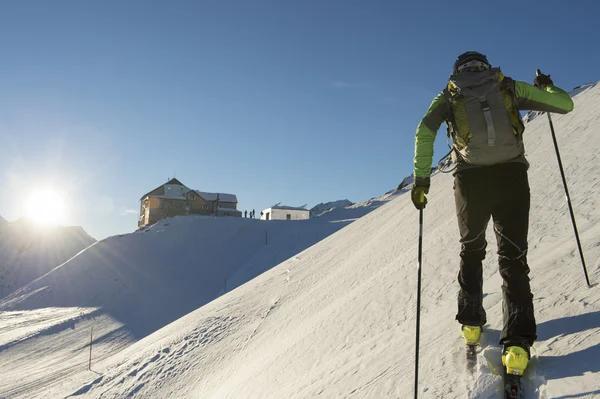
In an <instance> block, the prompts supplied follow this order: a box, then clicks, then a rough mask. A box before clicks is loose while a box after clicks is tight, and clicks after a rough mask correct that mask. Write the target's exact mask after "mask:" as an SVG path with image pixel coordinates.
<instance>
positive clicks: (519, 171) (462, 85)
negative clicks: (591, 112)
mask: <svg viewBox="0 0 600 399" xmlns="http://www.w3.org/2000/svg"><path fill="white" fill-rule="evenodd" d="M520 110H535V111H545V112H556V113H560V114H566V113H568V112H570V111H572V110H573V101H572V99H571V97H570V96H569V94H568V93H566V92H565V91H563V90H562V89H560V88H558V87H556V86H554V83H553V82H552V80H551V79H550V76H549V75H543V74H540V75H539V76H537V77H536V78H535V80H534V86H532V85H530V84H528V83H525V82H520V81H513V80H512V79H510V78H508V77H505V76H504V75H503V74H502V72H501V71H500V69H499V68H493V67H492V66H491V64H490V63H489V62H488V59H487V57H486V56H485V55H483V54H481V53H478V52H475V51H469V52H466V53H463V54H461V55H459V56H458V57H457V59H456V62H455V63H454V67H453V70H452V76H451V77H450V79H449V81H448V85H447V87H446V88H445V89H444V90H443V92H442V93H441V94H439V95H438V96H437V97H435V99H434V100H433V102H432V104H431V105H430V107H429V109H428V110H427V113H426V114H425V117H424V118H423V119H422V120H421V122H420V123H419V125H418V127H417V133H416V137H415V159H414V178H415V179H414V184H413V187H412V190H411V197H412V201H413V203H414V205H415V207H416V208H417V209H423V208H424V207H425V205H426V204H427V198H426V197H425V194H428V193H429V182H430V181H429V178H430V174H431V165H432V158H433V143H434V140H435V137H436V133H437V131H438V129H439V127H440V125H441V124H442V122H446V124H447V126H448V135H449V137H451V138H452V143H453V144H452V151H451V154H452V160H453V161H454V162H455V164H456V165H457V166H456V171H455V172H454V198H455V204H456V215H457V218H458V227H459V231H460V243H461V251H460V271H459V274H458V283H459V285H460V289H459V293H458V313H457V315H456V320H458V322H459V323H460V324H461V335H462V336H463V338H464V339H465V342H466V343H467V344H468V345H472V346H473V345H478V344H479V339H480V336H481V332H482V326H483V325H484V324H485V323H486V313H485V310H484V308H483V275H482V261H483V259H484V257H485V249H486V245H487V242H486V239H485V231H486V227H487V225H488V222H489V220H490V217H492V218H493V222H494V232H495V235H496V242H497V246H498V264H499V271H500V275H501V276H502V278H503V280H504V282H503V284H502V291H503V323H504V325H503V329H502V333H501V335H500V344H501V345H503V352H502V363H503V364H504V365H505V367H506V371H507V373H509V374H516V375H522V374H523V372H524V370H525V368H526V367H527V363H528V362H529V358H530V351H529V350H530V346H531V345H532V344H533V342H534V341H535V339H536V338H537V335H536V323H535V318H534V312H533V295H532V294H531V288H530V286H529V277H528V275H529V266H528V264H527V231H528V226H529V206H530V196H529V183H528V178H527V169H528V167H529V163H528V162H527V160H526V159H525V155H524V154H525V149H524V146H523V132H524V130H525V127H524V125H523V123H522V121H521V117H520V114H519V111H520Z"/></svg>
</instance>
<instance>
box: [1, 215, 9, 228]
mask: <svg viewBox="0 0 600 399" xmlns="http://www.w3.org/2000/svg"><path fill="white" fill-rule="evenodd" d="M5 223H8V222H7V221H6V219H4V218H3V217H2V216H0V226H2V225H3V224H5Z"/></svg>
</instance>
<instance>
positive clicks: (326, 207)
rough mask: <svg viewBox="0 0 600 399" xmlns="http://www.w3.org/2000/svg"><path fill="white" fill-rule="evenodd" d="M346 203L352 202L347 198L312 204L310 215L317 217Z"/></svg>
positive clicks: (344, 205) (350, 203) (346, 204)
mask: <svg viewBox="0 0 600 399" xmlns="http://www.w3.org/2000/svg"><path fill="white" fill-rule="evenodd" d="M348 205H352V202H350V201H348V200H347V199H344V200H339V201H332V202H326V203H320V204H317V205H315V206H313V207H312V208H310V217H311V218H315V217H319V216H321V215H322V214H323V213H325V212H329V211H331V210H332V209H334V208H343V207H346V206H348Z"/></svg>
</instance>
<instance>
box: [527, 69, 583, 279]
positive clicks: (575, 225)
mask: <svg viewBox="0 0 600 399" xmlns="http://www.w3.org/2000/svg"><path fill="white" fill-rule="evenodd" d="M535 74H536V75H537V76H539V75H541V74H542V72H541V71H540V70H539V69H538V70H536V71H535ZM546 114H547V115H548V123H549V124H550V131H551V132H552V141H554V150H555V151H556V158H557V159H558V168H559V169H560V176H561V177H562V182H563V187H564V188H565V197H566V199H567V204H569V213H570V214H571V221H572V222H573V230H575V239H576V240H577V248H578V249H579V256H580V257H581V264H582V265H583V274H584V275H585V281H586V282H587V285H588V287H591V285H590V279H589V277H588V273H587V268H586V266H585V259H584V257H583V250H582V249H581V242H580V241H579V232H578V231H577V223H575V214H574V213H573V205H572V204H571V197H570V196H569V188H568V187H567V179H566V178H565V171H564V169H563V166H562V160H561V158H560V151H559V150H558V142H557V141H556V133H555V132H554V124H553V123H552V117H551V116H550V112H546Z"/></svg>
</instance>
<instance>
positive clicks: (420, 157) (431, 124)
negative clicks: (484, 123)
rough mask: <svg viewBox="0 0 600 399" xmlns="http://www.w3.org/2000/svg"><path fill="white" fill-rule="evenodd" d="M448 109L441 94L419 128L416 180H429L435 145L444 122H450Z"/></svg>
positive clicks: (415, 167) (415, 169) (416, 145)
mask: <svg viewBox="0 0 600 399" xmlns="http://www.w3.org/2000/svg"><path fill="white" fill-rule="evenodd" d="M447 113H448V109H447V107H446V100H445V99H444V94H442V93H440V94H438V95H437V97H436V98H435V99H434V100H433V102H432V103H431V105H430V106H429V109H428V110H427V113H426V114H425V116H424V117H423V119H422V120H421V122H420V123H419V126H417V134H416V136H415V159H414V173H415V179H419V178H421V179H429V175H430V174H431V164H432V162H433V143H434V141H435V137H436V135H437V131H438V130H439V128H440V125H441V124H442V122H444V121H446V120H448V115H447Z"/></svg>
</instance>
